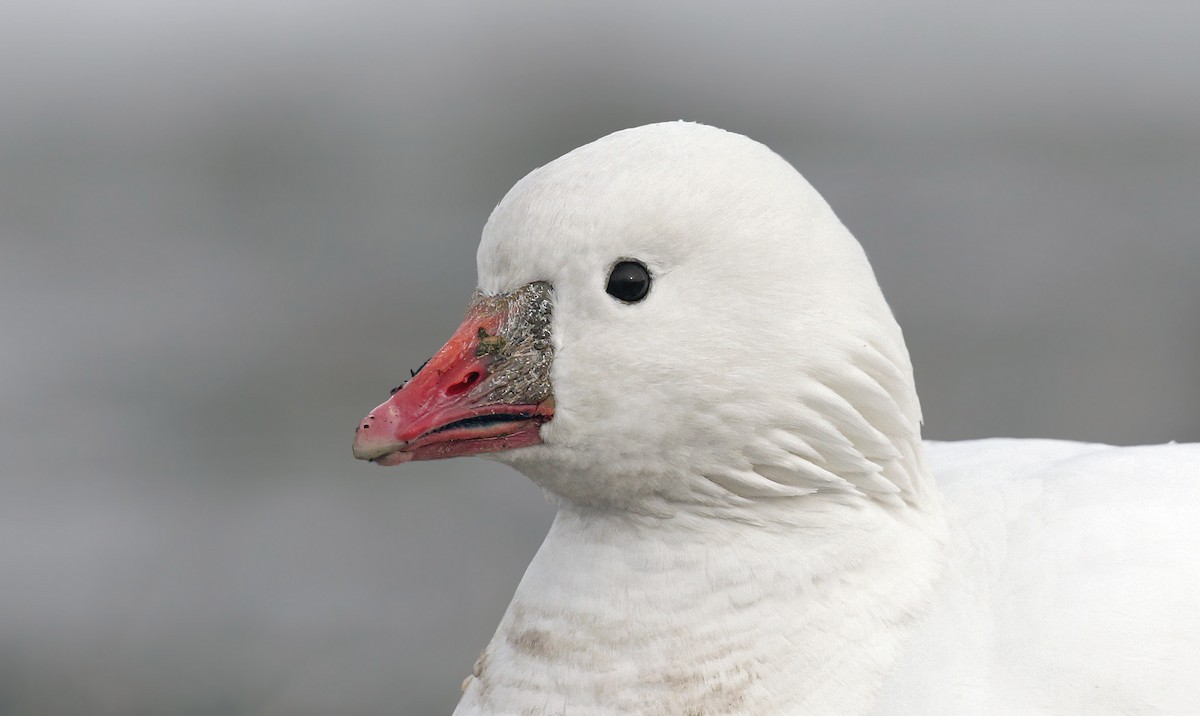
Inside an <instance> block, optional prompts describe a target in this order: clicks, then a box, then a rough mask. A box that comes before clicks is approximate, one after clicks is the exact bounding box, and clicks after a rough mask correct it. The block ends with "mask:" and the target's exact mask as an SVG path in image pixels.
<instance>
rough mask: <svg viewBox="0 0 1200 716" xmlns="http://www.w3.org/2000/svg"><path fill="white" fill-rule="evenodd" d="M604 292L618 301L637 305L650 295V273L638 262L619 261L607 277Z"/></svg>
mask: <svg viewBox="0 0 1200 716" xmlns="http://www.w3.org/2000/svg"><path fill="white" fill-rule="evenodd" d="M606 290H607V291H608V295H610V296H612V297H613V298H615V299H617V300H618V301H624V302H625V303H637V302H638V301H640V300H642V299H643V298H645V297H646V294H648V293H650V271H649V270H647V269H646V266H645V264H643V263H642V262H640V261H621V262H619V263H618V264H617V265H616V266H613V269H612V273H610V274H609V275H608V287H607V289H606Z"/></svg>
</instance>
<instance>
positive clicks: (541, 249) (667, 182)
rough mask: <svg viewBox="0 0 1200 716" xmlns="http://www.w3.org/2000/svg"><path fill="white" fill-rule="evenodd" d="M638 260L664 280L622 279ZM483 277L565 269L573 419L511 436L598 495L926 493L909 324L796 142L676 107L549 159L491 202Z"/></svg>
mask: <svg viewBox="0 0 1200 716" xmlns="http://www.w3.org/2000/svg"><path fill="white" fill-rule="evenodd" d="M622 259H637V260H640V261H642V262H643V263H644V264H645V265H646V266H647V267H648V268H649V269H650V271H651V274H652V287H651V290H650V294H649V296H648V297H647V298H646V299H645V300H643V301H641V302H639V303H636V304H624V303H621V302H620V301H617V300H614V299H613V298H612V297H611V296H608V295H607V294H606V293H605V284H606V280H607V276H608V272H609V270H610V269H611V268H612V266H613V265H614V264H615V263H616V262H617V261H619V260H622ZM478 265H479V286H480V289H481V290H482V291H483V292H485V293H501V292H506V291H511V290H514V289H516V288H519V287H520V286H522V285H525V284H527V283H530V282H532V281H548V282H550V283H551V284H552V285H553V286H554V293H555V306H554V328H553V332H554V343H555V348H556V355H555V359H554V365H553V369H552V382H553V385H554V391H555V395H556V399H557V407H556V411H555V418H554V420H553V421H551V422H550V423H549V424H548V425H546V426H545V427H544V428H543V437H544V440H545V444H544V445H539V446H536V447H531V448H526V449H523V450H517V451H510V452H506V453H499V454H497V455H495V456H494V457H496V458H497V459H500V460H504V461H506V462H511V463H512V464H514V465H515V466H517V467H518V468H519V469H520V470H522V471H523V472H525V473H526V474H527V475H529V476H530V477H531V478H533V479H534V480H535V481H537V482H538V483H539V484H541V485H542V486H543V487H545V488H546V489H547V490H549V491H550V492H552V493H553V494H555V495H557V496H559V497H561V498H564V499H566V500H569V501H573V502H576V503H580V504H590V505H595V506H610V507H618V508H621V509H627V510H632V511H641V512H647V513H657V514H670V513H672V512H673V511H675V510H677V509H681V508H686V509H701V510H708V511H715V512H719V513H727V514H733V515H739V514H742V512H743V511H742V510H740V509H739V508H740V506H742V505H745V504H746V503H747V501H761V500H764V499H766V500H772V499H776V498H794V497H802V496H808V495H815V496H817V497H818V498H821V499H823V498H830V499H836V500H843V501H844V500H854V499H870V500H877V501H882V502H886V503H891V504H895V505H900V504H904V503H909V504H914V503H919V502H921V501H922V500H925V499H928V497H929V496H928V495H927V494H926V488H925V485H924V483H925V477H924V470H925V468H924V464H923V460H922V456H921V447H920V435H919V423H920V407H919V404H918V401H917V396H916V391H915V389H914V387H913V382H912V370H911V367H910V364H909V359H908V353H907V350H906V348H905V345H904V340H903V338H902V336H901V334H900V329H899V327H898V326H897V325H896V322H895V320H894V319H893V317H892V314H891V312H890V311H889V309H888V306H887V304H886V303H885V301H884V298H883V295H882V293H881V292H880V290H879V287H878V284H877V283H876V280H875V277H874V274H873V273H872V271H871V267H870V265H869V264H868V262H867V258H866V256H865V255H864V253H863V250H862V248H861V247H860V246H859V244H858V243H857V242H856V241H855V240H854V238H853V237H852V236H851V235H850V233H849V232H848V231H847V230H846V229H845V227H843V226H842V224H841V222H840V221H838V219H837V217H836V216H835V215H834V214H833V211H832V210H831V209H830V208H829V206H828V204H826V203H825V201H824V200H823V199H822V198H821V197H820V195H818V194H817V192H816V191H815V190H814V189H813V188H812V187H811V186H810V185H809V184H808V182H806V181H805V180H804V178H803V177H801V176H800V174H798V173H797V172H796V171H795V170H794V169H793V168H792V167H791V166H790V165H789V164H788V163H787V162H785V161H784V160H783V159H781V158H780V157H779V156H777V155H776V154H774V153H773V152H771V151H770V150H769V149H767V148H766V147H764V146H763V145H761V144H759V143H757V142H754V141H752V140H750V139H748V138H746V137H743V136H741V135H737V134H733V133H730V132H726V131H723V130H719V129H715V128H712V127H707V126H703V125H698V124H690V123H685V122H672V123H665V124H656V125H650V126H646V127H639V128H636V129H630V130H626V131H622V132H617V133H615V134H612V135H609V136H607V137H604V138H603V139H600V140H598V141H596V142H593V143H591V144H589V145H587V146H584V147H581V148H579V149H576V150H575V151H573V152H570V153H569V154H567V155H565V156H563V157H561V158H559V159H557V160H555V161H553V162H551V163H550V164H548V165H546V166H544V167H542V168H540V169H538V170H536V171H534V172H532V173H531V174H529V175H528V176H527V177H525V178H524V179H522V180H521V181H520V182H518V183H517V184H516V186H514V187H513V189H512V190H511V191H510V192H509V193H508V195H507V196H506V197H505V198H504V199H503V200H502V201H501V202H500V204H499V205H498V206H497V207H496V210H495V211H494V212H493V214H492V216H491V219H490V220H489V221H488V224H487V226H486V228H485V229H484V232H483V240H482V242H481V244H480V246H479V253H478Z"/></svg>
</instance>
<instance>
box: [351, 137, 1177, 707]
mask: <svg viewBox="0 0 1200 716" xmlns="http://www.w3.org/2000/svg"><path fill="white" fill-rule="evenodd" d="M478 264H479V266H478V268H479V292H478V293H477V294H476V297H475V299H474V301H473V302H472V303H471V307H470V309H469V311H468V314H467V318H466V320H465V321H464V323H463V325H462V326H461V327H460V328H459V330H458V331H457V332H456V333H455V334H454V336H453V337H452V338H451V340H450V342H449V343H447V344H446V346H445V347H444V348H442V349H441V350H440V351H439V352H438V353H437V355H435V356H434V357H433V359H432V360H431V361H430V362H429V363H428V364H427V365H426V366H425V367H424V368H423V369H422V370H421V371H420V372H419V373H418V374H417V376H416V377H415V378H414V379H413V380H412V381H410V382H409V383H408V384H407V385H405V386H404V387H403V389H401V390H399V391H398V392H396V393H395V394H394V395H393V396H392V398H391V399H390V400H388V401H387V402H385V403H384V404H382V405H380V406H379V407H378V408H376V409H375V410H374V411H372V413H371V414H370V415H369V416H368V417H367V418H366V419H364V421H363V422H362V423H361V424H360V426H359V429H358V434H357V436H356V439H355V446H354V449H355V455H356V456H357V457H360V458H363V459H370V460H374V461H376V462H379V463H382V464H396V463H400V462H405V461H408V460H421V459H432V458H440V457H449V456H454V455H470V454H487V456H489V457H492V458H494V459H496V460H499V461H501V462H505V463H508V464H510V465H513V466H515V467H516V468H517V469H519V470H520V471H521V472H523V473H525V474H526V475H528V476H529V477H530V478H531V479H533V480H534V481H535V482H536V483H537V484H539V485H541V486H542V487H543V488H545V490H546V492H547V493H548V494H549V495H550V496H551V497H552V498H553V499H554V500H555V501H556V502H557V504H558V506H559V512H558V516H557V518H556V519H555V521H554V525H553V527H551V529H550V533H549V535H548V536H547V537H546V541H545V544H543V545H542V548H541V550H540V551H539V552H538V554H537V556H536V557H535V558H534V560H533V562H532V564H530V566H529V569H528V571H527V572H526V573H525V577H524V579H523V580H522V581H521V584H520V586H519V587H518V588H517V592H516V594H515V596H514V597H513V601H512V604H511V605H510V606H509V608H508V611H507V613H506V614H505V616H504V618H503V620H502V621H501V623H500V626H499V628H498V629H497V631H496V635H495V637H494V638H493V639H492V641H491V643H490V644H489V645H488V646H487V648H486V649H484V650H483V653H482V655H481V656H480V657H479V660H478V662H477V663H476V664H475V668H474V671H473V674H472V676H470V677H468V679H467V681H466V682H465V683H464V695H463V697H462V701H461V702H460V704H459V707H458V709H457V711H456V712H455V713H457V714H463V715H467V714H567V715H568V716H592V715H599V714H672V715H680V716H682V715H687V714H746V715H754V716H765V715H767V714H770V715H772V716H778V715H780V714H839V715H847V714H906V715H907V714H991V713H995V714H1043V713H1047V714H1049V713H1054V714H1059V713H1062V714H1101V713H1114V714H1115V713H1121V714H1132V713H1138V714H1141V713H1170V714H1185V713H1200V677H1198V676H1197V675H1196V673H1195V672H1196V671H1197V670H1198V669H1200V446H1197V445H1164V446H1158V447H1141V448H1113V447H1107V446H1103V445H1085V444H1077V443H1066V442H1053V441H1028V440H1020V441H1018V440H987V441H978V442H965V443H953V444H937V443H933V444H923V443H922V441H921V437H920V422H921V413H920V407H919V405H918V401H917V394H916V390H915V388H914V386H913V380H912V371H911V368H910V365H909V357H908V352H907V349H906V348H905V345H904V339H903V338H902V336H901V333H900V328H899V327H898V326H897V325H896V322H895V320H894V319H893V318H892V314H891V312H890V311H889V309H888V306H887V304H886V303H885V302H884V298H883V295H882V294H881V292H880V290H879V286H878V284H877V283H876V281H875V277H874V274H873V273H872V271H871V267H870V266H869V265H868V263H867V259H866V256H865V255H864V253H863V251H862V249H861V247H860V246H859V245H858V243H857V242H856V241H855V240H854V238H853V237H852V236H851V235H850V233H849V232H848V231H847V230H846V229H845V228H844V227H843V226H842V224H841V223H840V222H839V221H838V219H837V217H836V216H835V215H834V214H833V212H832V211H831V210H830V208H829V206H828V205H827V204H826V203H825V202H824V201H823V200H822V199H821V197H820V196H819V195H818V194H817V192H816V191H814V190H813V189H812V187H810V186H809V185H808V183H807V182H805V180H804V179H803V178H802V177H801V176H800V175H799V174H798V173H796V171H795V170H794V169H792V167H791V166H789V165H788V164H787V162H785V161H784V160H783V159H781V158H779V157H778V156H776V155H775V154H773V153H772V152H771V151H770V150H768V149H767V148H766V147H764V146H762V145H760V144H758V143H756V142H753V141H752V140H750V139H747V138H745V137H742V136H739V135H736V134H731V133H728V132H724V131H721V130H718V129H713V128H710V127H705V126H701V125H696V124H688V123H682V122H676V123H667V124H657V125H651V126H647V127H640V128H637V129H630V130H626V131H623V132H617V133H616V134H613V135H610V136H608V137H605V138H603V139H600V140H599V141H596V142H594V143H592V144H589V145H587V146H585V147H582V148H580V149H577V150H575V151H573V152H571V153H569V154H567V155H566V156H564V157H562V158H560V159H558V160H556V161H554V162H551V163H550V164H548V165H546V166H545V167H542V168H541V169H538V170H536V171H534V172H533V173H531V174H530V175H529V176H527V177H525V178H524V179H522V180H521V181H520V182H518V183H517V185H516V186H515V187H514V188H513V189H512V190H511V191H510V192H509V193H508V195H507V196H506V197H505V198H504V200H503V201H502V202H501V203H500V205H499V206H498V207H497V208H496V210H495V212H494V213H493V214H492V217H491V219H490V220H489V221H488V224H487V226H486V228H485V229H484V233H483V240H482V243H481V244H480V247H479V254H478ZM980 409H981V410H984V409H986V406H980Z"/></svg>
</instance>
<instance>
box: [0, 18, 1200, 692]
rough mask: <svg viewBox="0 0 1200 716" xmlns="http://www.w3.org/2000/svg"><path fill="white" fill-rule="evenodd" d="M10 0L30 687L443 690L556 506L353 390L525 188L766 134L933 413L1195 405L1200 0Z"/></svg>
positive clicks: (6, 457) (396, 374) (7, 627)
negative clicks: (841, 247) (411, 0)
mask: <svg viewBox="0 0 1200 716" xmlns="http://www.w3.org/2000/svg"><path fill="white" fill-rule="evenodd" d="M1133 8H1134V5H1132V4H1128V3H1109V2H1062V3H1053V4H1051V3H1041V2H1031V1H1026V0H1021V1H1017V2H1008V3H971V4H966V3H953V2H944V3H936V2H923V3H904V4H899V3H888V2H883V1H882V0H880V1H877V2H868V3H860V4H850V3H846V4H843V3H834V2H821V3H807V4H793V5H786V6H785V5H783V4H778V5H776V4H745V3H742V4H737V5H736V7H719V6H711V5H704V4H696V3H686V4H685V3H675V4H658V5H655V6H653V7H649V6H646V7H643V6H642V5H640V4H635V3H620V2H617V3H605V4H592V5H591V6H589V7H587V8H586V9H585V8H582V7H572V6H568V5H566V4H560V3H551V2H543V3H521V4H509V3H482V2H481V3H466V4H459V3H445V4H442V5H439V6H434V5H433V4H428V5H426V4H403V3H382V2H372V1H370V0H351V1H341V2H282V1H280V2H270V1H266V0H250V1H247V0H238V1H237V2H234V1H232V0H204V1H203V2H202V1H200V0H195V1H194V2H186V1H182V2H171V3H164V2H152V1H151V0H120V1H110V2H95V3H68V2H36V3H35V2H33V1H32V0H29V1H28V2H17V3H16V4H15V5H14V4H12V3H9V4H8V5H7V6H6V9H5V13H4V21H3V23H2V24H0V329H2V331H3V333H2V335H3V339H2V341H0V391H2V396H3V402H2V411H0V441H2V443H0V575H3V585H2V588H0V713H2V714H90V715H101V716H103V715H107V714H113V715H117V714H384V713H393V714H394V713H400V714H415V715H418V716H420V715H422V714H439V713H448V712H449V711H450V709H451V708H452V704H453V703H454V702H455V700H456V697H457V693H458V685H459V682H460V681H461V679H462V677H464V676H465V675H466V674H467V673H468V672H469V670H470V668H471V664H472V662H473V661H474V658H475V656H476V654H477V653H478V650H479V649H480V648H481V647H482V646H483V645H484V644H485V643H486V641H487V640H488V638H489V637H490V635H491V632H492V630H493V628H494V626H495V624H496V622H497V620H498V618H499V616H500V614H501V613H502V611H503V608H504V606H505V605H506V604H507V601H508V598H509V596H510V594H511V592H512V589H513V588H514V586H515V585H516V582H517V580H518V579H519V578H520V575H521V573H522V570H523V569H524V566H525V564H526V563H527V561H528V560H529V558H530V557H531V556H532V554H533V552H534V550H535V549H536V548H537V546H538V544H539V543H540V541H541V538H542V535H543V533H544V531H545V529H546V527H547V525H548V524H549V520H550V518H551V514H552V511H551V509H550V508H549V507H548V506H547V505H546V504H545V502H544V501H543V499H542V497H541V495H540V493H539V492H538V491H537V490H536V489H535V488H534V487H533V486H532V485H531V484H529V483H528V482H527V481H526V480H525V479H524V478H523V477H521V476H520V475H517V474H516V473H513V472H511V471H509V470H508V469H507V468H504V467H501V466H498V465H494V464H492V463H488V462H484V461H481V460H470V459H468V460H456V461H451V462H447V463H432V464H431V463H424V464H417V465H409V466H404V467H402V468H394V469H390V470H385V469H381V468H376V467H373V466H369V465H365V464H361V463H357V462H355V461H354V460H352V459H351V456H350V441H351V437H352V435H353V432H354V426H355V424H356V420H357V419H358V418H359V417H361V416H362V415H363V414H365V413H366V411H367V410H369V409H370V408H372V407H373V406H374V405H376V404H377V403H378V402H380V401H381V400H382V399H383V398H384V397H386V395H387V389H388V388H389V387H391V386H393V385H395V384H397V383H398V382H400V380H401V378H403V377H404V376H406V375H407V369H408V368H409V367H415V366H417V365H419V364H420V363H421V361H422V360H424V359H425V358H426V357H428V356H429V355H430V354H431V353H432V352H433V351H434V350H435V349H436V348H437V347H438V346H439V345H440V342H441V340H442V339H443V338H445V337H447V336H448V335H449V332H450V330H451V329H452V328H453V327H454V326H456V325H457V322H458V320H459V319H460V317H461V313H462V309H463V307H464V306H465V304H466V302H467V300H468V297H469V295H470V292H471V290H472V288H473V285H474V280H475V276H474V271H475V265H474V251H475V244H476V241H477V238H478V235H479V230H480V228H481V226H482V225H483V222H484V221H485V219H486V218H487V215H488V213H489V211H490V210H491V207H492V206H493V205H494V204H495V203H496V202H497V201H498V200H499V199H500V197H501V196H502V195H503V193H504V192H505V191H506V190H507V188H508V187H509V186H510V185H511V184H512V183H513V182H514V181H515V180H517V179H518V178H520V177H521V176H522V175H523V174H525V173H526V172H527V171H529V170H530V169H532V168H534V167H536V166H538V165H540V164H543V163H545V162H547V161H549V160H551V159H553V158H554V157H556V156H558V155H559V154H561V153H563V152H565V151H567V150H569V149H571V148H573V147H575V146H577V145H579V144H582V143H585V142H587V141H590V140H592V139H594V138H596V137H599V136H601V135H604V134H607V133H608V132H611V131H614V130H617V129H620V128H624V127H628V126H633V125H638V124H642V123H647V122H652V121H660V120H669V119H678V118H686V119H692V120H697V121H703V122H706V123H710V124H715V125H718V126H722V127H725V128H728V129H731V130H735V131H738V132H742V133H745V134H749V135H750V136H752V137H755V138H757V139H759V140H761V141H763V142H765V143H767V144H768V145H770V146H771V147H773V148H774V149H775V150H776V151H778V152H779V153H781V154H782V155H783V156H784V157H786V158H787V159H789V160H790V161H791V162H792V163H793V164H795V165H796V166H797V167H798V168H800V170H801V171H802V172H803V173H804V174H805V175H806V176H807V177H808V178H809V180H810V181H812V183H813V184H814V185H815V186H817V188H818V189H819V190H820V191H821V192H822V193H823V194H824V195H825V196H826V198H827V199H829V201H830V202H831V203H832V204H833V206H834V208H835V209H836V210H837V211H838V212H839V213H840V215H841V217H842V218H843V220H844V221H845V222H846V224H847V225H848V226H849V227H850V228H851V230H852V231H854V232H855V234H856V235H857V236H858V237H859V239H860V240H861V241H862V242H863V244H864V245H865V246H866V247H867V250H868V252H869V254H870V255H871V257H872V259H873V261H874V263H875V267H876V270H877V272H878V274H879V278H880V281H881V282H882V283H883V286H884V289H885V291H886V292H887V294H888V296H889V297H890V300H891V302H892V305H893V307H894V309H895V311H896V313H897V315H898V317H899V319H900V322H901V323H902V325H903V326H904V327H905V329H906V333H907V336H908V338H909V345H910V347H911V350H912V353H913V358H914V361H915V363H916V370H917V379H918V386H919V388H920V390H921V393H922V396H923V399H924V405H925V413H926V425H927V431H926V434H927V435H928V436H930V437H933V438H939V439H959V438H973V437H984V436H991V435H1008V436H1043V437H1057V438H1070V439H1081V440H1092V441H1106V442H1112V443H1122V444H1124V443H1138V442H1165V441H1168V440H1180V441H1187V440H1196V439H1197V437H1198V436H1200V379H1198V378H1200V370H1198V369H1197V358H1196V356H1197V353H1198V352H1200V280H1197V274H1198V273H1200V43H1197V42H1196V28H1197V27H1200V5H1197V4H1196V3H1190V2H1175V3H1172V2H1156V3H1144V4H1140V5H1137V9H1133Z"/></svg>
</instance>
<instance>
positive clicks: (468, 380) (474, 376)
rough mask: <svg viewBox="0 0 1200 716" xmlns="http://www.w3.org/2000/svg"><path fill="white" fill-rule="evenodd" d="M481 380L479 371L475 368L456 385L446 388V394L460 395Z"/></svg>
mask: <svg viewBox="0 0 1200 716" xmlns="http://www.w3.org/2000/svg"><path fill="white" fill-rule="evenodd" d="M478 382H479V371H477V370H473V371H471V372H470V373H467V374H466V375H464V376H463V378H462V380H460V381H458V382H457V383H455V384H454V385H451V386H450V387H448V388H446V395H458V394H459V393H463V392H466V391H468V390H470V389H471V386H473V385H475V384H476V383H478Z"/></svg>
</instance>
